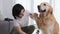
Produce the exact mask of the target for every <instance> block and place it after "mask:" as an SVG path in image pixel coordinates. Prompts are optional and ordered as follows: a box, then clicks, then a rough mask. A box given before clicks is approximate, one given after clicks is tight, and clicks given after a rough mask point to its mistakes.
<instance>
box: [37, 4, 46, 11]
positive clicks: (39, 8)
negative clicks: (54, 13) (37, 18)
mask: <svg viewBox="0 0 60 34" xmlns="http://www.w3.org/2000/svg"><path fill="white" fill-rule="evenodd" d="M37 8H38V12H45V11H46V9H44V10H42V9H41V7H40V6H39V5H38V6H37Z"/></svg>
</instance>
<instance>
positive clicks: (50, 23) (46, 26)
mask: <svg viewBox="0 0 60 34" xmlns="http://www.w3.org/2000/svg"><path fill="white" fill-rule="evenodd" d="M44 4H45V5H44ZM39 6H40V10H44V9H46V11H45V12H39V13H40V14H39V16H38V14H36V13H34V14H32V15H31V18H32V19H34V20H35V21H36V23H37V25H38V28H39V29H42V31H43V33H44V34H59V25H58V23H57V21H56V19H55V18H54V15H53V9H52V7H51V5H49V4H48V3H46V2H44V3H41V4H40V5H39Z"/></svg>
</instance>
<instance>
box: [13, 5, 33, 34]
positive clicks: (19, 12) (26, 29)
mask: <svg viewBox="0 0 60 34" xmlns="http://www.w3.org/2000/svg"><path fill="white" fill-rule="evenodd" d="M24 12H25V9H24V7H23V6H22V5H20V4H16V5H14V6H13V9H12V15H13V17H14V19H15V20H14V29H13V34H31V33H32V32H33V30H34V26H27V25H25V24H28V23H27V22H26V23H22V22H21V19H22V17H23V16H24Z"/></svg>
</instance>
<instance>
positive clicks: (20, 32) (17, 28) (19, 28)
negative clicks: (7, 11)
mask: <svg viewBox="0 0 60 34" xmlns="http://www.w3.org/2000/svg"><path fill="white" fill-rule="evenodd" d="M16 30H17V32H19V34H26V33H25V32H23V31H22V29H21V27H20V26H16Z"/></svg>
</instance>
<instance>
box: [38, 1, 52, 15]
mask: <svg viewBox="0 0 60 34" xmlns="http://www.w3.org/2000/svg"><path fill="white" fill-rule="evenodd" d="M38 11H39V13H40V14H43V15H48V14H52V11H53V9H52V7H51V5H50V4H48V3H46V2H44V3H41V4H40V5H38Z"/></svg>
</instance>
